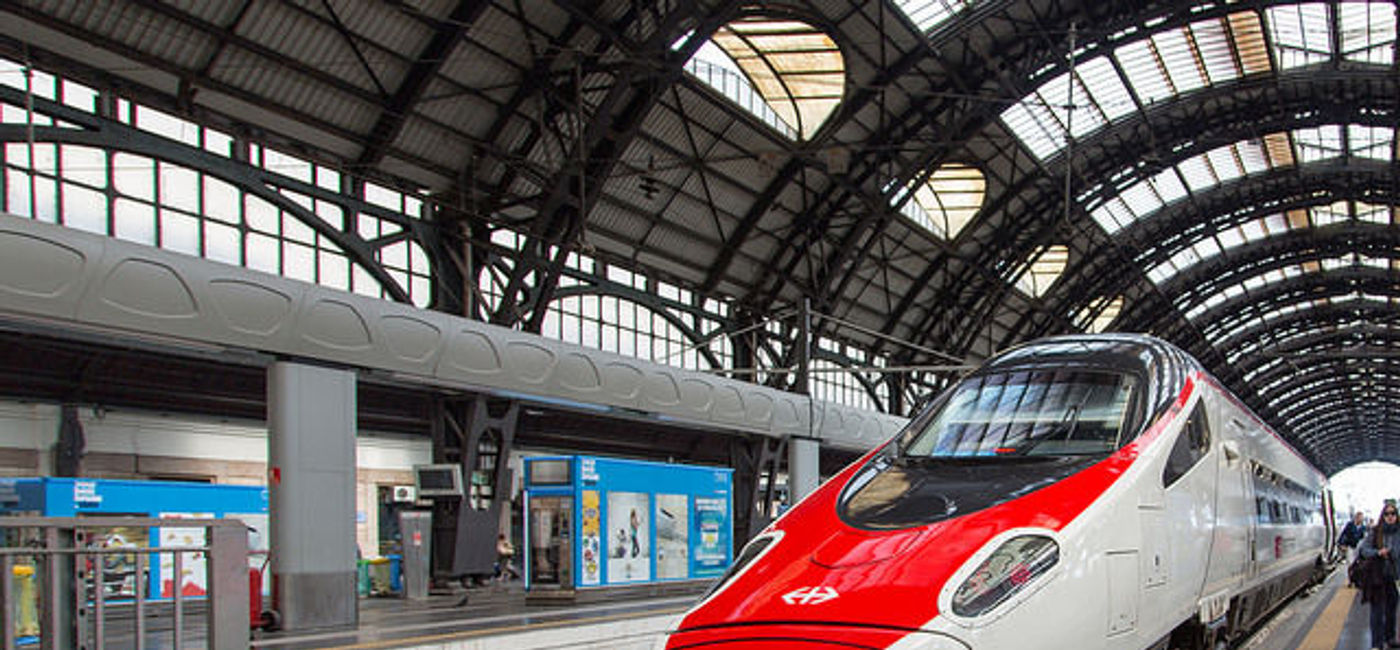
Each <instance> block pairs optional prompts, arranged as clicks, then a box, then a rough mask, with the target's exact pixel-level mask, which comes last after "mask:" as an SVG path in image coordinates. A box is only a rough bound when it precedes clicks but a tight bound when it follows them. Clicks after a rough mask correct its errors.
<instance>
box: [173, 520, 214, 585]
mask: <svg viewBox="0 0 1400 650" xmlns="http://www.w3.org/2000/svg"><path fill="white" fill-rule="evenodd" d="M160 517H161V518H162V519H212V518H213V517H214V513H212V512H162V513H160ZM204 542H205V539H204V528H203V527H194V528H175V527H172V526H161V527H160V545H161V546H204ZM183 555H184V557H182V558H180V575H179V576H176V575H175V554H174V553H161V554H160V595H161V597H163V598H172V597H174V596H175V585H177V584H178V585H179V588H180V594H181V595H184V596H205V595H208V593H209V585H208V583H207V582H206V581H205V571H204V552H203V551H191V552H186V553H183Z"/></svg>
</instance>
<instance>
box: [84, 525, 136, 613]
mask: <svg viewBox="0 0 1400 650" xmlns="http://www.w3.org/2000/svg"><path fill="white" fill-rule="evenodd" d="M147 530H148V529H147V528H146V527H144V526H140V527H137V526H115V527H112V528H97V529H93V531H92V537H91V538H90V539H91V541H90V542H89V544H90V545H91V546H94V547H98V548H137V547H141V546H146V542H147V532H146V531H147ZM95 558H100V559H99V560H95V561H98V562H100V563H101V565H102V589H103V595H104V596H106V597H107V598H134V597H136V589H137V587H138V586H140V587H142V589H143V591H144V590H145V585H142V584H141V577H140V576H139V575H137V573H136V554H135V553H131V554H129V555H99V556H95ZM142 596H147V597H149V594H144V593H143V594H142Z"/></svg>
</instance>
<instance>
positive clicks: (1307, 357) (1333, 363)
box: [1260, 337, 1400, 416]
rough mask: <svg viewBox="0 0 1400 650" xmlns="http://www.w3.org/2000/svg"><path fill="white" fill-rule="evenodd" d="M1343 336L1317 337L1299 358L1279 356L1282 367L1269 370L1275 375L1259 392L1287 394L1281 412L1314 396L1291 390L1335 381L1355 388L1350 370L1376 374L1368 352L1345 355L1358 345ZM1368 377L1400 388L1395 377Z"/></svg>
mask: <svg viewBox="0 0 1400 650" xmlns="http://www.w3.org/2000/svg"><path fill="white" fill-rule="evenodd" d="M1341 338H1342V337H1335V338H1334V339H1333V340H1331V341H1318V342H1316V343H1314V345H1312V346H1310V347H1308V348H1305V349H1304V351H1303V352H1301V353H1299V354H1298V355H1297V358H1296V359H1294V358H1291V357H1287V356H1279V357H1277V358H1280V359H1284V361H1283V362H1282V364H1281V365H1280V367H1278V368H1275V369H1272V370H1270V371H1269V372H1268V373H1266V374H1267V375H1269V376H1271V377H1272V378H1273V381H1272V383H1268V384H1266V386H1265V387H1264V388H1262V389H1261V390H1260V393H1261V394H1264V395H1266V396H1268V397H1269V398H1270V399H1275V400H1276V399H1280V398H1283V397H1288V399H1289V402H1288V404H1287V405H1285V406H1282V407H1280V408H1279V409H1278V412H1279V414H1280V415H1281V416H1283V415H1284V414H1286V413H1288V412H1289V411H1290V410H1291V409H1292V408H1293V405H1294V404H1297V403H1299V402H1301V401H1306V400H1307V399H1310V397H1311V396H1310V395H1302V396H1298V395H1293V394H1292V393H1291V391H1295V390H1299V389H1303V388H1307V389H1309V390H1310V391H1311V390H1312V389H1313V388H1315V387H1316V388H1317V389H1318V390H1321V387H1324V386H1332V385H1338V386H1347V387H1353V388H1356V387H1357V386H1356V384H1357V382H1356V381H1354V380H1351V379H1347V378H1346V375H1347V374H1349V373H1367V374H1373V373H1372V369H1373V368H1374V367H1375V365H1376V363H1377V362H1376V361H1375V360H1374V359H1372V358H1371V357H1370V356H1367V353H1365V352H1363V353H1362V355H1363V358H1362V359H1360V360H1358V359H1357V358H1356V357H1350V356H1346V355H1348V354H1351V353H1352V352H1353V351H1354V350H1355V348H1354V347H1352V346H1348V345H1345V343H1347V342H1348V341H1344V340H1340V339H1341ZM1328 353H1336V354H1337V355H1338V357H1339V358H1337V359H1325V358H1324V357H1325V356H1326V355H1327V354H1328ZM1269 356H1273V355H1269ZM1368 380H1370V381H1373V382H1374V383H1375V385H1377V386H1379V387H1380V388H1383V389H1389V390H1395V391H1400V382H1396V381H1395V380H1393V379H1388V378H1387V377H1384V376H1380V377H1370V378H1368Z"/></svg>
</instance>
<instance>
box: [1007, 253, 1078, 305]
mask: <svg viewBox="0 0 1400 650" xmlns="http://www.w3.org/2000/svg"><path fill="white" fill-rule="evenodd" d="M1030 260H1031V261H1030V264H1028V265H1027V267H1026V272H1025V273H1022V274H1021V276H1020V277H1019V278H1016V288H1018V289H1020V290H1021V291H1024V292H1026V293H1027V294H1030V295H1031V296H1033V297H1036V298H1039V297H1041V296H1043V295H1045V293H1046V292H1047V291H1049V290H1050V286H1051V285H1053V284H1054V283H1055V280H1057V279H1059V277H1060V275H1061V274H1063V273H1064V272H1065V265H1066V264H1067V263H1068V262H1069V248H1068V247H1066V246H1064V245H1062V244H1055V245H1053V246H1041V247H1040V248H1039V249H1037V250H1036V252H1034V253H1032V254H1031V256H1030Z"/></svg>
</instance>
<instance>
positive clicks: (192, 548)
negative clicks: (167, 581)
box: [0, 517, 250, 650]
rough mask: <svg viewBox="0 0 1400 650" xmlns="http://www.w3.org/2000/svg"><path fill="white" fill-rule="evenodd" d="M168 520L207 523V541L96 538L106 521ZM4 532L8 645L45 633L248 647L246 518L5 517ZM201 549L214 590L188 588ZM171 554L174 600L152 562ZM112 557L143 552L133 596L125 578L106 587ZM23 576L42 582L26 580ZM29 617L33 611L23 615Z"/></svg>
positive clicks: (131, 644)
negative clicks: (154, 585)
mask: <svg viewBox="0 0 1400 650" xmlns="http://www.w3.org/2000/svg"><path fill="white" fill-rule="evenodd" d="M165 527H173V528H180V529H203V540H204V544H202V545H199V544H194V545H188V544H187V545H181V546H158V545H147V546H120V547H93V546H91V544H92V543H94V542H96V541H98V540H97V537H96V536H95V533H98V532H100V531H101V530H103V529H114V528H123V529H133V528H135V529H140V528H146V529H152V528H165ZM0 541H3V542H4V543H5V545H4V546H3V547H0V634H3V641H0V643H2V644H3V645H0V647H3V650H15V649H16V648H17V647H18V644H19V638H20V635H21V634H23V635H24V637H25V642H26V646H25V647H29V645H28V644H30V643H32V642H34V641H37V643H38V644H39V646H38V647H39V648H40V649H41V650H67V649H69V648H74V649H77V650H115V649H116V648H136V649H137V650H144V649H145V648H147V647H150V646H152V645H156V646H158V647H161V648H174V649H175V650H180V649H182V648H195V647H207V648H218V649H219V650H224V649H225V648H229V649H233V650H247V648H248V645H249V643H248V640H249V627H250V626H249V622H250V611H249V606H250V602H249V575H248V533H247V528H246V527H245V526H244V525H243V523H242V522H239V521H237V520H230V519H150V518H135V517H83V518H81V519H78V518H68V517H0ZM201 554H202V555H203V558H202V559H203V564H204V572H205V573H204V585H205V586H206V588H205V590H204V591H205V593H206V594H207V595H206V596H203V597H198V596H190V595H186V594H185V593H184V591H185V590H184V588H183V587H184V583H183V576H184V575H185V568H186V560H187V558H186V556H187V555H188V556H193V559H192V560H191V562H192V563H194V564H198V562H199V559H200V557H199V555H201ZM164 555H168V556H170V561H171V562H170V567H171V569H172V571H171V573H172V576H171V577H172V578H173V580H172V583H171V588H170V598H169V599H168V600H167V599H165V598H164V597H163V595H161V596H157V597H154V598H153V597H152V595H151V594H150V593H149V592H150V589H149V571H150V562H151V560H152V559H157V562H159V561H160V560H159V559H158V558H160V557H161V556H164ZM112 556H126V557H127V558H134V563H135V567H134V571H133V572H132V573H133V578H132V580H133V581H132V585H133V588H132V589H131V593H130V595H127V594H126V593H124V592H125V590H124V588H120V587H119V588H118V589H117V590H116V591H117V592H118V593H117V594H108V593H107V592H108V591H109V589H110V587H109V585H108V583H107V570H106V564H107V562H106V560H108V559H109V558H112ZM157 566H160V564H157ZM17 567H19V568H20V571H18V572H16V568H17ZM16 573H18V574H20V575H18V576H17V575H16ZM161 578H162V580H164V578H165V576H161ZM22 580H32V581H33V582H32V583H29V584H24V583H23V582H22ZM161 584H162V589H160V591H161V592H163V591H164V589H163V586H164V583H163V582H162V583H161ZM28 599H32V602H31V601H29V600H28ZM201 613H202V615H201ZM128 617H129V620H127V619H128ZM25 618H29V619H31V620H22V619H25ZM32 619H37V620H32ZM167 623H168V625H169V627H168V628H167V627H166V624H167ZM201 623H202V629H201V626H200V624H201ZM192 624H193V625H192ZM158 628H159V629H158ZM35 632H37V634H34V633H35ZM201 633H202V634H201Z"/></svg>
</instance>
